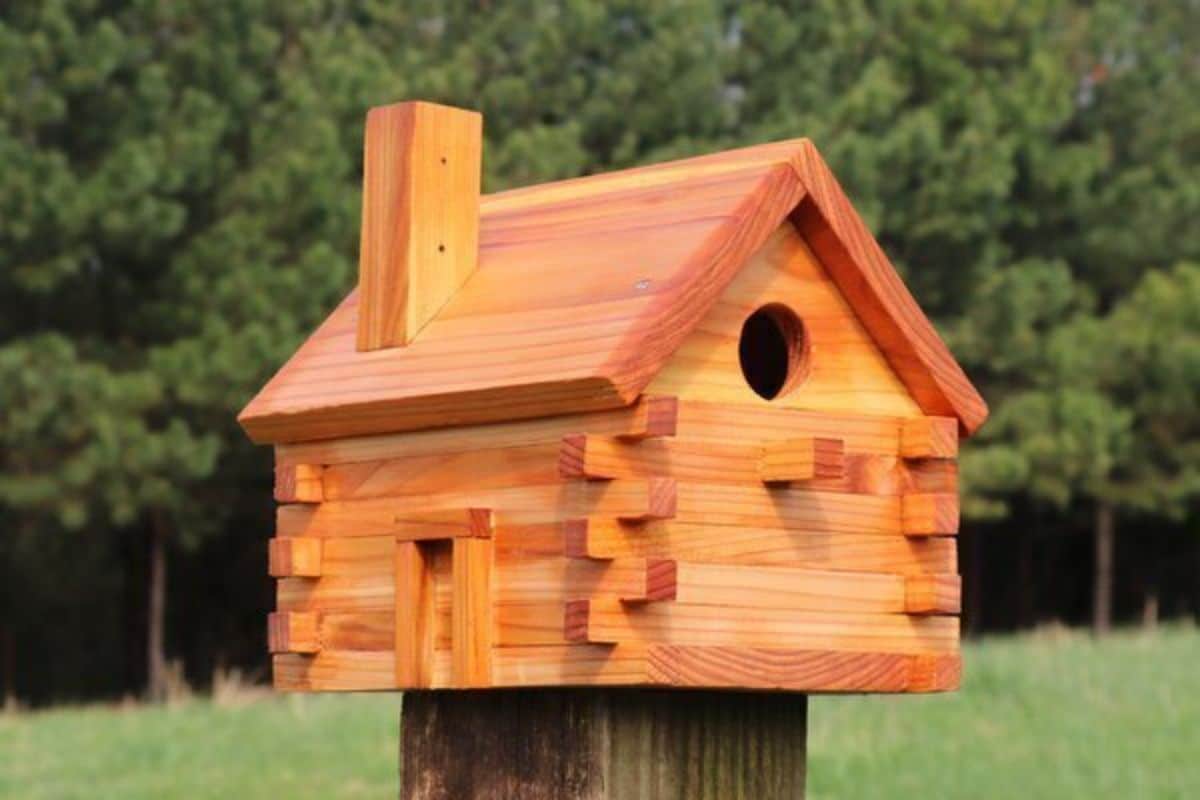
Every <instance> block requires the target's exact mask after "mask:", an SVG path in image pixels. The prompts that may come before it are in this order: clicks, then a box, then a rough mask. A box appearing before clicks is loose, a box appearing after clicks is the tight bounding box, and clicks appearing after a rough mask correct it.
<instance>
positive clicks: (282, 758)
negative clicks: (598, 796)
mask: <svg viewBox="0 0 1200 800" xmlns="http://www.w3.org/2000/svg"><path fill="white" fill-rule="evenodd" d="M966 663H967V675H966V683H965V687H964V690H963V691H962V692H960V693H958V694H954V695H943V696H935V697H923V698H906V697H853V698H845V697H825V698H817V699H815V700H814V701H813V703H812V707H811V712H810V717H811V721H812V731H811V733H810V757H809V770H810V772H809V787H810V791H809V796H810V797H811V798H817V799H819V800H826V799H828V798H910V797H928V798H971V799H972V800H976V799H983V798H1013V797H1020V798H1031V799H1032V798H1055V800H1064V799H1066V798H1089V800H1097V798H1181V799H1182V798H1197V797H1200V630H1197V629H1196V628H1194V627H1171V628H1167V629H1165V630H1163V631H1161V632H1159V633H1157V634H1152V635H1151V634H1135V633H1127V634H1119V635H1117V636H1114V637H1113V638H1111V639H1109V640H1107V641H1104V642H1101V643H1094V642H1092V641H1091V640H1090V639H1088V638H1087V637H1085V636H1082V635H1079V634H1051V633H1041V634H1036V635H1032V636H1024V637H1018V638H997V639H991V640H985V641H984V642H982V643H976V644H971V645H969V646H968V648H967V652H966ZM243 700H244V701H243V702H236V703H232V704H230V703H225V704H215V703H211V702H202V701H194V702H187V703H184V704H181V705H176V706H172V707H167V708H137V707H133V708H128V709H113V708H99V707H97V708H79V709H63V710H57V711H48V712H39V713H33V714H9V715H0V797H4V798H22V800H49V798H54V800H70V799H71V798H89V800H94V799H95V798H123V799H127V800H138V799H139V798H221V800H230V799H231V798H238V799H239V800H243V799H244V800H256V799H257V798H264V799H265V798H271V799H272V800H275V798H361V797H371V798H376V797H378V798H390V797H395V794H396V782H395V767H396V733H397V731H396V721H397V714H398V712H399V706H400V703H399V699H398V697H396V696H394V695H386V694H383V695H358V696H303V697H297V696H291V697H278V698H273V697H270V696H266V697H263V698H260V699H254V698H253V697H248V698H243ZM764 800H768V799H767V798H764Z"/></svg>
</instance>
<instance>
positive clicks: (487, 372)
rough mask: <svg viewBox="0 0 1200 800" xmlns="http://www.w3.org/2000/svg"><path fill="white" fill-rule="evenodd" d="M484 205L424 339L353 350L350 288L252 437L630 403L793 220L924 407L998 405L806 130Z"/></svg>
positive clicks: (272, 391)
mask: <svg viewBox="0 0 1200 800" xmlns="http://www.w3.org/2000/svg"><path fill="white" fill-rule="evenodd" d="M481 215H482V216H481V221H480V226H481V227H480V258H479V268H478V269H477V270H476V271H475V272H474V274H473V275H472V276H471V277H470V278H469V279H468V280H467V282H466V283H465V284H464V285H463V287H462V289H461V290H459V291H458V292H457V293H456V294H455V295H454V297H453V298H452V299H451V300H450V301H449V302H448V303H447V304H446V305H445V306H444V307H443V308H442V310H441V312H440V313H439V314H438V315H437V316H436V318H435V319H434V320H433V321H432V322H431V323H430V324H429V325H427V326H426V327H425V329H424V331H423V332H422V335H421V337H420V338H419V340H418V341H416V342H413V343H412V344H410V345H409V346H408V347H405V348H399V349H398V348H389V349H385V350H379V351H371V352H358V351H357V350H356V347H355V339H356V336H355V331H356V328H357V324H358V315H359V306H360V300H359V296H358V294H357V293H352V294H351V295H350V296H349V297H348V298H347V299H346V301H345V302H343V303H342V305H341V306H339V307H338V309H336V310H335V311H334V312H333V314H332V315H331V316H330V318H329V319H328V320H327V321H326V323H325V324H324V325H322V326H321V328H320V329H318V331H317V332H316V333H315V334H314V335H313V336H312V337H311V338H310V339H309V340H308V342H306V343H305V344H304V346H302V347H301V349H300V350H299V351H298V352H297V353H296V355H295V356H293V358H292V359H291V361H289V362H288V364H286V365H285V366H284V368H283V369H282V370H280V372H279V373H278V374H277V375H276V376H275V378H273V379H272V381H271V382H270V383H268V384H267V386H266V387H264V389H263V390H262V391H261V392H260V393H259V395H258V396H257V397H255V398H254V399H253V400H252V401H251V402H250V404H249V405H248V406H247V407H246V409H244V410H243V412H242V414H241V415H240V417H239V419H240V420H241V422H242V424H243V427H245V429H246V430H247V432H248V433H249V434H250V435H251V437H252V438H254V439H255V440H256V441H260V442H265V441H271V442H287V441H301V440H311V439H324V438H334V437H337V436H348V435H362V434H369V433H379V432H384V431H398V430H415V429H420V428H426V427H434V426H450V425H463V424H471V423H479V422H488V421H496V420H512V419H522V418H531V417H538V416H549V415H553V414H563V413H575V412H580V411H591V410H598V409H603V408H614V407H617V406H621V405H626V404H628V403H630V402H632V401H633V400H634V399H635V398H636V397H637V396H638V394H640V393H641V392H642V391H643V390H644V389H645V388H646V387H647V386H648V385H649V383H650V381H651V380H652V379H653V378H654V377H655V376H656V375H657V374H658V373H659V372H660V370H661V369H662V368H663V366H664V364H665V363H666V362H667V360H668V359H669V358H671V357H672V356H673V355H674V354H675V352H676V351H677V350H678V348H679V346H680V345H681V344H682V343H683V341H684V339H685V338H687V337H688V335H689V334H690V333H691V332H692V331H693V330H694V329H695V328H696V326H697V325H698V324H699V323H700V322H701V320H702V319H703V318H704V317H705V315H706V314H707V313H708V312H709V310H710V309H712V307H713V306H714V304H715V303H716V302H717V300H718V298H719V297H720V296H721V295H722V293H723V292H724V290H725V288H726V287H727V286H728V285H729V283H730V281H731V280H732V279H733V278H734V276H735V275H737V274H738V273H739V271H740V270H741V269H742V267H743V265H745V263H746V262H747V260H748V259H749V258H750V256H751V255H752V254H753V253H755V252H756V251H757V250H759V248H760V247H761V245H762V244H763V243H764V242H766V240H767V238H768V237H769V236H770V235H771V234H772V233H773V232H776V231H778V230H786V229H781V228H780V225H781V223H782V222H783V221H784V220H785V219H788V218H790V219H791V220H792V222H793V224H794V225H795V226H796V228H797V230H798V232H799V234H800V236H801V237H802V238H803V239H804V240H805V243H806V245H807V246H808V247H809V248H810V249H811V251H812V253H813V255H814V256H815V257H816V260H817V261H819V262H820V264H821V265H822V267H823V268H824V269H826V270H827V272H828V274H829V276H830V278H831V279H832V280H833V282H834V283H835V284H836V285H837V286H838V288H839V290H840V291H841V293H842V295H843V296H844V297H845V298H846V300H847V302H848V303H849V305H850V306H851V307H852V309H853V311H854V315H855V317H857V318H858V319H859V320H860V321H861V323H862V325H863V327H864V329H865V330H866V331H867V332H868V333H869V334H870V337H871V339H872V340H873V341H874V342H875V343H876V345H877V346H878V347H879V350H880V351H881V352H882V354H883V356H884V358H885V359H886V361H887V362H888V364H889V365H890V366H891V368H892V369H893V370H894V371H895V373H896V375H897V376H898V377H899V379H900V380H901V381H902V382H903V383H904V386H905V387H906V388H907V389H908V391H909V392H911V394H912V396H913V398H914V399H915V400H916V402H917V404H918V405H919V406H920V408H921V410H922V411H923V412H924V413H926V414H930V415H941V416H954V417H956V418H958V419H959V422H960V425H961V427H962V429H963V431H964V432H966V433H970V432H971V431H973V430H975V429H976V428H977V427H978V426H979V425H980V424H981V423H982V421H983V419H984V417H985V416H986V413H987V410H986V406H985V405H984V403H983V401H982V399H981V398H980V397H979V395H978V393H977V392H976V391H975V389H974V388H973V387H972V386H971V384H970V382H969V381H968V380H967V379H966V377H965V375H964V374H963V372H962V370H961V368H959V366H958V365H957V363H956V362H955V361H954V360H953V358H952V357H951V356H950V354H949V351H948V350H947V349H946V347H945V345H944V344H943V343H942V341H941V339H940V338H939V337H938V335H937V333H936V331H935V330H934V328H933V326H932V325H931V324H930V323H929V321H928V320H927V319H926V318H925V317H924V315H923V314H922V313H921V311H920V309H919V308H918V307H917V305H916V303H915V301H914V300H913V299H912V297H911V295H910V294H909V293H908V290H907V289H906V288H905V287H904V284H903V282H902V281H901V280H900V278H899V276H898V275H897V274H896V272H895V270H894V269H893V268H892V266H891V264H890V263H889V262H888V260H887V257H886V256H885V255H884V254H883V251H882V250H881V249H880V248H879V246H878V244H877V243H876V242H875V241H874V239H873V238H872V237H871V236H870V233H869V232H868V231H867V230H866V227H865V226H864V225H863V223H862V220H861V219H860V218H859V217H858V215H857V213H856V212H855V211H854V209H853V207H852V206H851V205H850V203H849V201H848V200H847V199H846V197H845V195H844V194H843V193H842V191H841V189H840V187H839V186H838V185H837V182H836V181H835V180H834V178H833V176H832V174H830V173H829V170H828V168H827V167H826V166H825V164H824V162H823V161H822V160H821V158H820V156H819V155H818V154H817V152H816V149H815V148H814V147H813V146H812V144H811V142H808V141H807V140H795V141H791V142H783V143H778V144H775V145H764V146H760V147H757V148H747V149H743V150H734V151H729V152H726V153H721V154H718V155H716V156H710V157H706V158H701V159H694V160H690V161H687V162H675V163H669V164H662V165H658V166H657V167H652V168H647V169H642V170H632V171H626V172H622V173H614V174H611V175H607V176H596V177H594V178H587V179H581V180H575V181H566V182H562V183H559V184H548V185H545V186H541V187H535V188H532V189H528V190H519V191H518V192H516V193H502V194H500V195H494V196H489V197H486V198H484V199H483V201H482V203H481ZM629 253H637V254H638V258H632V259H631V258H628V257H626V254H629ZM514 286H520V287H521V288H522V290H521V291H520V292H514V291H513V290H512V287H514ZM498 352H503V353H504V354H505V358H504V359H496V358H495V355H494V354H495V353H498ZM514 364H515V365H520V367H519V368H518V369H514V368H513V367H512V365H514Z"/></svg>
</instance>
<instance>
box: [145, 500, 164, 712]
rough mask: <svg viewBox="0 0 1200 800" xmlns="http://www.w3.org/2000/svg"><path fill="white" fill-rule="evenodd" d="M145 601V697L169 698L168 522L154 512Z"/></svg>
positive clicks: (154, 698)
mask: <svg viewBox="0 0 1200 800" xmlns="http://www.w3.org/2000/svg"><path fill="white" fill-rule="evenodd" d="M147 578H148V586H147V589H148V591H147V603H146V609H147V614H146V697H147V699H149V700H150V701H151V702H154V703H161V702H162V701H164V700H166V699H167V658H166V653H165V652H164V640H165V628H166V616H167V522H166V519H165V518H164V517H163V515H162V513H161V512H155V513H154V515H153V516H152V518H151V523H150V558H149V568H148V569H147Z"/></svg>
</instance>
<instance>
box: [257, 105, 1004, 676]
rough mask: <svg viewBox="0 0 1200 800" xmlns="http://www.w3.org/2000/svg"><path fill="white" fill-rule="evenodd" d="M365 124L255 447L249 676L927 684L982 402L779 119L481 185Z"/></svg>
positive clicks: (405, 122)
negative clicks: (353, 176) (264, 599)
mask: <svg viewBox="0 0 1200 800" xmlns="http://www.w3.org/2000/svg"><path fill="white" fill-rule="evenodd" d="M481 127H482V122H481V118H480V116H479V115H478V114H475V113H471V112H467V111H462V110H459V109H452V108H447V107H444V106H437V105H433V104H428V103H402V104H398V105H394V106H387V107H381V108H376V109H373V110H372V111H371V112H370V114H369V116H368V119H367V127H366V154H365V166H364V179H363V190H364V192H363V214H362V241H361V252H360V275H359V282H358V288H357V289H356V290H355V291H353V292H351V293H350V294H349V296H348V297H347V298H346V299H345V300H344V301H343V302H342V303H341V304H340V305H339V306H338V307H337V308H336V309H334V311H333V313H332V314H331V315H330V316H329V318H328V319H327V320H326V321H325V323H324V324H323V325H321V326H320V328H318V329H317V330H316V332H315V333H313V335H312V336H311V337H310V338H309V339H308V341H306V342H305V343H304V344H303V346H302V347H301V348H300V349H299V350H298V351H297V352H296V354H295V355H294V356H293V357H292V358H291V359H290V360H289V361H288V362H287V363H286V364H285V365H284V366H283V368H282V369H281V370H280V371H279V372H278V374H276V375H275V377H274V378H272V379H271V381H270V382H269V383H268V384H267V385H266V386H265V387H264V388H263V389H262V391H261V392H260V393H259V394H258V395H257V396H256V397H255V398H254V399H253V400H252V401H251V402H250V404H249V405H248V406H247V407H246V408H245V410H244V411H243V412H242V413H241V415H240V417H239V419H240V422H241V424H242V425H243V426H244V428H245V430H246V431H247V432H248V433H249V435H250V436H251V437H252V438H253V439H254V440H255V441H256V442H261V443H265V444H271V445H273V446H274V448H275V454H276V469H275V496H276V500H277V501H278V503H279V506H278V515H277V528H276V531H275V534H274V538H272V539H271V541H270V573H271V575H272V576H273V577H274V578H276V579H277V581H278V593H277V610H276V612H275V613H274V614H272V615H271V618H270V623H269V626H268V629H269V638H270V648H271V650H272V652H273V653H274V654H275V655H274V680H275V684H276V686H277V687H279V688H282V689H290V690H353V689H408V688H417V687H431V688H476V687H543V686H545V687H549V686H593V685H603V686H667V687H707V688H720V689H724V688H730V689H733V688H747V689H764V690H785V691H795V692H804V693H819V692H925V691H938V690H947V689H953V688H955V687H956V686H957V684H958V681H959V675H960V661H959V620H958V616H957V615H958V613H959V605H960V601H959V595H960V585H959V577H958V575H957V574H956V573H957V568H956V551H955V547H956V544H955V542H956V540H955V533H956V532H957V530H958V517H959V513H958V490H957V465H956V456H957V448H958V441H959V438H960V436H964V435H968V434H970V433H972V432H973V431H974V430H975V429H976V428H978V427H979V425H980V424H982V422H983V420H984V418H985V416H986V414H987V408H986V406H985V404H984V402H983V400H982V399H981V398H980V396H979V394H978V393H977V392H976V390H975V389H974V388H973V387H972V385H971V383H970V382H969V381H968V379H967V378H966V376H965V375H964V373H963V371H962V369H961V368H960V367H959V365H958V364H957V363H956V362H955V360H954V359H953V357H952V356H951V354H950V352H949V351H948V350H947V348H946V346H945V345H944V344H943V342H942V340H941V339H940V338H939V337H938V335H937V333H936V332H935V330H934V328H933V326H932V325H931V324H930V322H929V320H928V319H927V318H926V317H925V316H924V314H923V313H922V312H921V309H920V308H919V307H918V306H917V304H916V302H915V301H914V300H913V298H912V296H911V295H910V294H909V292H908V290H907V289H906V288H905V286H904V283H903V282H902V281H901V279H900V277H899V276H898V275H897V273H896V272H895V270H894V269H893V267H892V265H891V264H890V263H889V261H888V259H887V257H886V256H885V255H884V253H883V251H882V250H881V249H880V247H879V245H878V244H877V243H876V242H875V240H874V238H873V237H872V236H871V234H870V232H869V231H868V230H867V228H866V227H865V225H864V224H863V221H862V220H861V219H860V217H859V216H858V214H857V213H856V212H855V210H854V208H853V207H852V206H851V204H850V202H849V200H847V198H846V196H845V194H843V192H842V190H841V188H840V187H839V185H838V182H837V180H836V179H835V178H834V176H833V174H832V173H831V172H830V170H829V168H828V167H827V166H826V164H825V162H824V161H823V160H822V159H821V156H820V155H819V154H818V152H817V150H816V148H815V147H814V145H813V144H812V143H811V142H809V141H808V140H805V139H797V140H793V141H785V142H779V143H775V144H767V145H762V146H757V147H748V148H745V149H739V150H731V151H728V152H723V153H718V154H715V155H710V156H704V157H700V158H692V159H687V160H683V161H674V162H670V163H664V164H658V165H654V166H650V167H643V168H639V169H630V170H625V171H621V172H614V173H609V174H601V175H594V176H591V177H586V178H580V179H576V180H566V181H559V182H554V183H548V184H543V185H540V186H531V187H527V188H523V189H516V190H513V191H506V192H500V193H496V194H490V195H486V196H481V194H480V163H481Z"/></svg>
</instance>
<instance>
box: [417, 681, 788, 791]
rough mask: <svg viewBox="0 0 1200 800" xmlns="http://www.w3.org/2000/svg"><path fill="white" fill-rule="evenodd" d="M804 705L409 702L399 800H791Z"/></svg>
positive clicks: (622, 698)
mask: <svg viewBox="0 0 1200 800" xmlns="http://www.w3.org/2000/svg"><path fill="white" fill-rule="evenodd" d="M806 734H807V698H806V697H805V696H804V695H797V694H768V693H757V694H756V693H740V692H709V691H666V690H637V689H628V688H624V689H619V688H618V689H521V690H489V691H430V690H423V691H413V692H407V693H406V694H405V695H404V710H403V723H402V727H401V735H400V773H401V775H400V797H401V798H402V800H795V799H797V798H803V797H804V780H805V771H806V742H805V739H806Z"/></svg>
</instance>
